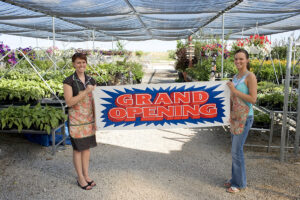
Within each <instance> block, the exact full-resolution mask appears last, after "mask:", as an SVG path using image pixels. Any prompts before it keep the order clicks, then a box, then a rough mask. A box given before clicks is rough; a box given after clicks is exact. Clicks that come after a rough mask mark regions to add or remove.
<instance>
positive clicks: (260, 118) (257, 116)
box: [254, 110, 271, 124]
mask: <svg viewBox="0 0 300 200" xmlns="http://www.w3.org/2000/svg"><path fill="white" fill-rule="evenodd" d="M254 122H261V123H265V124H269V123H271V119H270V116H269V115H268V114H266V113H263V112H260V111H258V110H254Z"/></svg>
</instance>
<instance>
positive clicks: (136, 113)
mask: <svg viewBox="0 0 300 200" xmlns="http://www.w3.org/2000/svg"><path fill="white" fill-rule="evenodd" d="M126 111H127V117H126V119H125V121H126V122H129V121H135V120H136V118H137V117H140V116H141V114H142V113H143V110H142V108H139V107H130V108H126Z"/></svg>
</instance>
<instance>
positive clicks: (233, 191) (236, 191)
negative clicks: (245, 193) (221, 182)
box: [226, 187, 241, 194]
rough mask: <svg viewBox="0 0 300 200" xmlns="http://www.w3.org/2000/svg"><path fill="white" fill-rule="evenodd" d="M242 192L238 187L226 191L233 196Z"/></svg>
mask: <svg viewBox="0 0 300 200" xmlns="http://www.w3.org/2000/svg"><path fill="white" fill-rule="evenodd" d="M240 191H241V189H239V188H237V187H230V188H228V189H227V190H226V192H229V193H232V194H234V193H238V192H240Z"/></svg>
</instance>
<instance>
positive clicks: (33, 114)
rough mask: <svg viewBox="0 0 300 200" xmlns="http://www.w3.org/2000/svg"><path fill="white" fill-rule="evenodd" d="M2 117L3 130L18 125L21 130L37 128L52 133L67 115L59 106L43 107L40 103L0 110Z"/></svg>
mask: <svg viewBox="0 0 300 200" xmlns="http://www.w3.org/2000/svg"><path fill="white" fill-rule="evenodd" d="M0 119H1V121H0V122H1V128H2V130H3V129H12V128H14V127H16V128H17V129H18V131H19V132H21V131H22V130H23V129H35V130H41V131H46V132H47V133H48V134H50V132H51V129H53V128H56V127H58V125H59V124H61V123H63V122H64V121H65V120H66V119H67V115H65V114H64V113H63V111H62V110H61V109H58V108H53V107H48V106H46V107H42V106H41V105H40V104H38V105H36V106H35V107H33V108H32V107H30V105H29V104H28V105H27V106H18V107H14V106H10V107H8V108H5V109H2V110H0Z"/></svg>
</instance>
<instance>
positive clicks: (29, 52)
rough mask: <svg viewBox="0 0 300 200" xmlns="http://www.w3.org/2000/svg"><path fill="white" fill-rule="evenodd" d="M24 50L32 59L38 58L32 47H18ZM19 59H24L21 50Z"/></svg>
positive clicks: (18, 53)
mask: <svg viewBox="0 0 300 200" xmlns="http://www.w3.org/2000/svg"><path fill="white" fill-rule="evenodd" d="M18 50H20V51H22V52H23V54H24V55H26V56H27V57H28V58H29V59H30V60H34V59H35V58H36V54H35V51H33V50H32V48H31V47H27V48H25V49H22V48H21V47H20V48H19V49H18ZM17 56H18V59H22V58H23V55H22V54H21V53H20V52H17Z"/></svg>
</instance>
